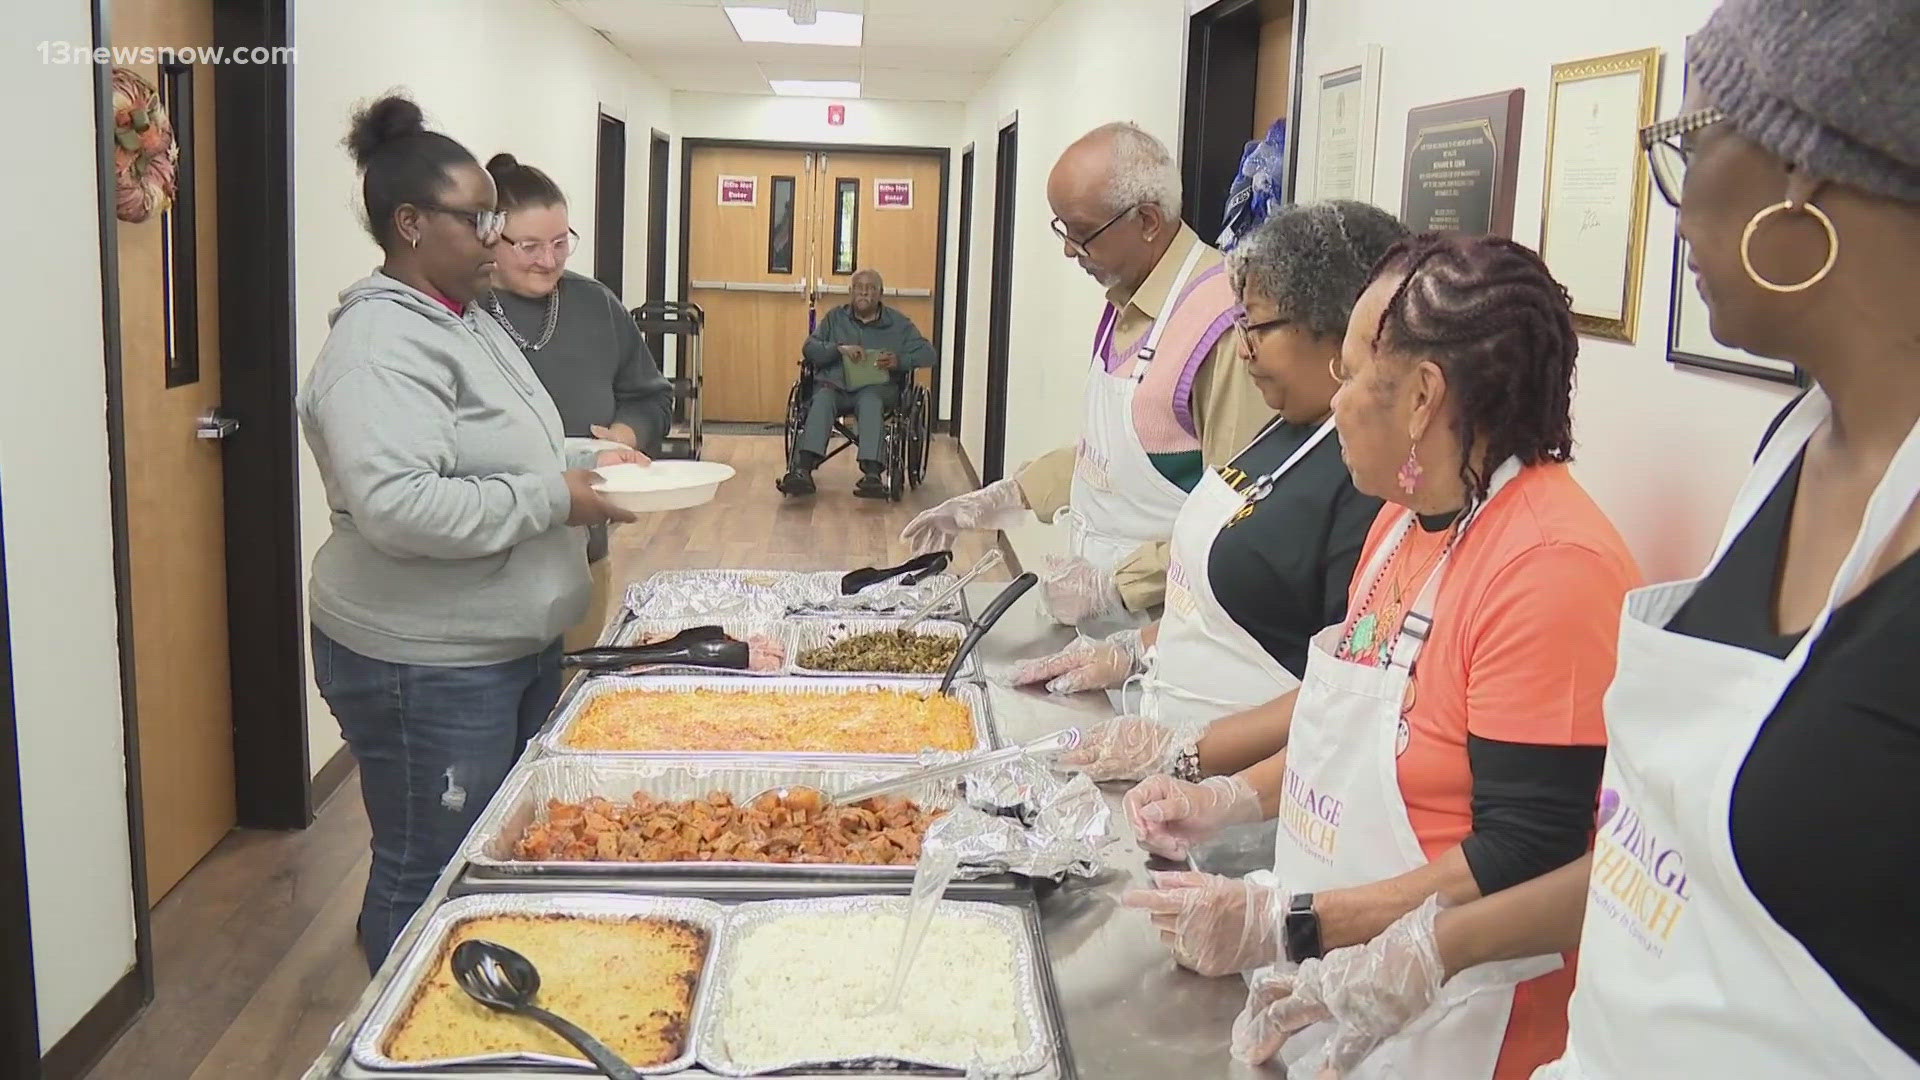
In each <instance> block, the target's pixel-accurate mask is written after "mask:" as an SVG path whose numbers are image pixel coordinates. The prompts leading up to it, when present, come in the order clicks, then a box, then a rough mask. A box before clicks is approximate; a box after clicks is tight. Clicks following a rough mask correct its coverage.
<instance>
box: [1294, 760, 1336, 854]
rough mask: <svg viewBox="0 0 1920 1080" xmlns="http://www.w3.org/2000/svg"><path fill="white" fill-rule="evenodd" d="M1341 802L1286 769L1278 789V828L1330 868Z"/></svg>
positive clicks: (1303, 849)
mask: <svg viewBox="0 0 1920 1080" xmlns="http://www.w3.org/2000/svg"><path fill="white" fill-rule="evenodd" d="M1340 810H1341V802H1340V799H1339V798H1338V797H1337V796H1335V795H1333V794H1331V793H1329V792H1324V791H1315V790H1314V788H1313V785H1312V784H1310V783H1308V782H1307V780H1306V778H1304V777H1302V776H1301V775H1300V774H1299V773H1297V772H1295V771H1293V767H1292V766H1291V765H1289V766H1288V767H1287V775H1286V779H1285V781H1284V782H1283V784H1282V786H1281V789H1280V827H1281V828H1283V829H1285V830H1287V835H1288V836H1291V837H1293V840H1294V842H1295V843H1297V844H1299V845H1300V849H1301V850H1302V851H1305V852H1306V853H1307V854H1309V855H1311V856H1313V857H1314V858H1316V859H1319V860H1320V861H1321V862H1324V863H1326V864H1328V865H1329V866H1331V865H1332V864H1333V853H1334V849H1335V848H1336V847H1337V846H1338V845H1339V841H1340Z"/></svg>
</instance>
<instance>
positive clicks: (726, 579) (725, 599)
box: [626, 570, 813, 622]
mask: <svg viewBox="0 0 1920 1080" xmlns="http://www.w3.org/2000/svg"><path fill="white" fill-rule="evenodd" d="M812 576H813V575H811V574H805V573H796V572H794V571H792V570H662V571H660V572H659V573H656V574H654V575H653V576H652V577H650V578H648V579H646V580H645V581H642V582H639V583H638V584H635V585H632V586H629V587H628V589H627V601H626V604H627V610H629V611H631V612H633V614H634V615H635V616H637V617H639V618H641V619H654V620H666V619H703V620H707V621H714V620H719V621H723V622H724V621H726V620H728V619H735V620H744V621H749V622H770V621H771V622H777V621H779V620H780V619H781V618H783V617H784V616H785V615H786V613H787V611H788V609H789V608H792V607H795V606H798V605H800V604H801V603H803V602H804V598H805V597H806V596H807V595H809V593H810V589H811V586H810V583H809V579H810V578H811V577H812Z"/></svg>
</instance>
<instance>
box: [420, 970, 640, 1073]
mask: <svg viewBox="0 0 1920 1080" xmlns="http://www.w3.org/2000/svg"><path fill="white" fill-rule="evenodd" d="M453 978H454V981H456V982H458V983H459V984H460V989H462V990H465V991H466V992H467V996H468V997H471V998H472V999H473V1000H475V1001H477V1002H479V1003H480V1004H482V1005H485V1006H486V1007H487V1008H489V1009H494V1010H496V1011H499V1012H504V1013H512V1014H513V1015H515V1016H525V1017H529V1018H531V1019H534V1020H538V1021H539V1022H540V1023H542V1024H545V1025H546V1026H547V1027H549V1028H551V1029H553V1031H554V1033H555V1034H557V1035H559V1036H560V1037H561V1038H563V1039H565V1040H567V1041H568V1042H570V1043H572V1044H573V1045H574V1046H575V1047H576V1048H578V1049H579V1051H580V1052H581V1053H583V1054H585V1055H587V1060H588V1061H590V1062H592V1063H593V1067H594V1068H596V1069H599V1070H600V1073H601V1075H602V1076H607V1077H611V1078H612V1080H640V1073H639V1072H638V1071H636V1070H635V1069H634V1067H633V1066H631V1065H629V1064H627V1063H626V1062H624V1061H622V1060H620V1055H618V1054H616V1053H614V1052H613V1050H612V1049H611V1048H609V1047H608V1046H607V1044H605V1043H603V1042H601V1041H600V1040H599V1039H596V1038H594V1037H593V1036H592V1035H589V1034H587V1033H586V1031H585V1030H583V1029H582V1028H580V1027H579V1026H578V1025H576V1024H574V1023H572V1022H570V1021H567V1020H563V1019H561V1018H560V1017H558V1016H555V1015H554V1014H552V1013H550V1012H548V1011H547V1010H545V1009H542V1008H540V1007H539V1006H537V1005H535V1004H534V1003H533V999H534V997H535V996H537V995H538V994H539V993H540V971H539V969H537V968H535V967H534V966H533V961H531V960H529V959H527V958H526V957H524V956H522V955H520V954H519V953H517V952H515V951H513V950H512V949H509V948H507V947H506V946H505V945H501V944H499V943H497V942H492V941H463V942H461V943H460V944H458V945H456V946H454V948H453Z"/></svg>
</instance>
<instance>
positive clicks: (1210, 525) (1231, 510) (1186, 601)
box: [1141, 420, 1333, 734]
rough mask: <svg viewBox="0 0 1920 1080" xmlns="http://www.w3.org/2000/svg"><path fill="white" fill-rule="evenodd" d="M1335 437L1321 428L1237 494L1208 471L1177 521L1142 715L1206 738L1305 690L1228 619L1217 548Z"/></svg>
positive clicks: (1327, 426)
mask: <svg viewBox="0 0 1920 1080" xmlns="http://www.w3.org/2000/svg"><path fill="white" fill-rule="evenodd" d="M1283 422H1284V421H1282V420H1275V421H1274V422H1273V423H1271V424H1268V425H1267V426H1266V427H1265V428H1263V429H1261V432H1260V434H1259V435H1257V436H1255V437H1254V440H1253V443H1250V444H1249V446H1252V445H1255V444H1258V443H1259V442H1260V440H1261V439H1264V438H1266V437H1267V435H1268V433H1269V432H1271V431H1272V430H1273V429H1274V428H1276V427H1278V426H1279V425H1280V424H1281V423H1283ZM1332 431H1333V421H1332V420H1328V421H1327V422H1326V423H1324V424H1321V425H1320V427H1319V428H1318V429H1316V430H1315V431H1314V432H1313V434H1311V435H1309V436H1307V440H1306V441H1305V442H1303V443H1301V444H1300V447H1299V448H1298V449H1296V450H1295V451H1294V452H1293V453H1292V454H1290V455H1288V457H1287V459H1286V460H1285V461H1283V462H1281V463H1280V465H1279V467H1278V468H1276V469H1274V470H1272V471H1271V472H1268V473H1267V474H1266V475H1264V476H1261V477H1259V478H1257V479H1256V480H1254V482H1253V483H1252V484H1251V485H1250V486H1249V487H1248V489H1247V491H1246V492H1245V493H1241V492H1237V491H1235V490H1233V488H1232V487H1231V486H1230V485H1229V484H1228V483H1227V482H1226V481H1225V480H1222V479H1221V478H1220V474H1219V472H1218V471H1217V470H1214V469H1208V470H1207V474H1206V476H1204V477H1203V478H1201V480H1200V484H1199V486H1198V487H1196V488H1194V489H1193V494H1192V495H1190V496H1188V498H1187V502H1186V505H1185V506H1182V507H1181V508H1180V516H1179V517H1178V518H1177V519H1175V521H1174V523H1173V552H1172V560H1171V562H1170V564H1169V565H1168V567H1167V606H1166V611H1165V613H1164V614H1162V615H1161V617H1160V637H1159V640H1158V642H1156V644H1155V646H1154V648H1153V650H1152V653H1151V654H1150V656H1149V658H1148V661H1147V672H1146V676H1145V678H1144V686H1145V696H1144V699H1143V701H1142V703H1141V713H1142V714H1143V715H1144V716H1146V717H1147V718H1148V719H1150V720H1156V721H1158V722H1159V723H1161V724H1163V725H1165V726H1167V727H1169V728H1173V729H1174V730H1177V731H1182V732H1185V731H1192V732H1194V733H1196V734H1197V733H1198V732H1199V731H1201V730H1203V729H1204V728H1205V727H1206V725H1207V724H1209V723H1211V722H1212V721H1214V720H1218V719H1219V718H1220V717H1222V716H1225V715H1227V714H1229V713H1233V712H1238V711H1239V710H1241V709H1246V708H1251V707H1252V706H1255V705H1258V704H1260V703H1261V702H1265V701H1272V700H1273V699H1275V698H1277V697H1281V696H1283V695H1285V694H1287V693H1288V692H1290V691H1291V690H1293V688H1294V687H1297V686H1299V685H1300V679H1299V677H1298V676H1297V675H1295V674H1294V673H1293V672H1291V671H1288V670H1287V669H1286V668H1285V667H1283V666H1282V665H1281V664H1280V662H1279V661H1278V660H1275V659H1274V658H1273V654H1271V653H1269V652H1267V650H1266V649H1265V648H1264V647H1262V646H1261V644H1260V643H1259V642H1258V641H1255V640H1254V638H1253V635H1252V634H1249V633H1247V631H1246V630H1245V629H1243V628H1242V627H1241V626H1240V624H1239V623H1236V622H1234V621H1233V618H1232V617H1231V616H1229V615H1228V614H1227V610H1226V608H1224V607H1222V606H1221V604H1220V599H1219V597H1218V596H1216V595H1214V591H1213V583H1212V580H1211V578H1210V576H1209V574H1208V566H1209V563H1210V562H1211V561H1212V553H1213V544H1214V541H1215V540H1216V539H1218V538H1219V536H1220V533H1221V532H1222V531H1223V530H1224V529H1225V528H1226V527H1227V524H1228V523H1229V522H1231V521H1232V520H1233V519H1234V516H1235V515H1236V514H1238V513H1240V511H1241V510H1242V509H1243V508H1244V507H1246V506H1247V503H1248V498H1249V496H1251V495H1252V493H1253V492H1256V491H1265V490H1271V489H1272V487H1273V485H1274V484H1275V483H1276V482H1278V481H1279V479H1280V477H1282V476H1284V475H1285V474H1286V473H1287V471H1288V470H1290V469H1292V468H1293V466H1294V465H1295V464H1296V463H1298V462H1299V461H1300V460H1301V459H1302V458H1305V457H1306V456H1307V455H1308V454H1310V453H1312V452H1313V448H1314V447H1316V446H1319V445H1320V441H1321V440H1322V439H1325V438H1326V437H1327V436H1328V435H1329V434H1331V433H1332Z"/></svg>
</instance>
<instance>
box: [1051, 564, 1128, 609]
mask: <svg viewBox="0 0 1920 1080" xmlns="http://www.w3.org/2000/svg"><path fill="white" fill-rule="evenodd" d="M1040 599H1041V601H1042V602H1043V603H1044V604H1045V605H1046V608H1047V614H1048V615H1051V616H1053V621H1054V622H1057V623H1061V624H1063V625H1066V626H1078V625H1080V624H1081V623H1083V622H1087V621H1089V620H1092V619H1098V618H1102V617H1104V616H1108V615H1117V614H1119V613H1120V612H1122V611H1124V610H1126V604H1125V602H1123V601H1122V600H1121V599H1120V590H1119V589H1117V588H1115V587H1114V584H1113V572H1112V571H1110V570H1102V569H1100V568H1099V567H1097V566H1095V565H1093V564H1092V563H1090V562H1088V561H1087V560H1085V559H1083V558H1080V557H1079V556H1077V555H1076V556H1073V557H1071V558H1066V559H1062V558H1060V557H1058V556H1049V557H1048V559H1047V572H1046V573H1044V574H1042V575H1040Z"/></svg>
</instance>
